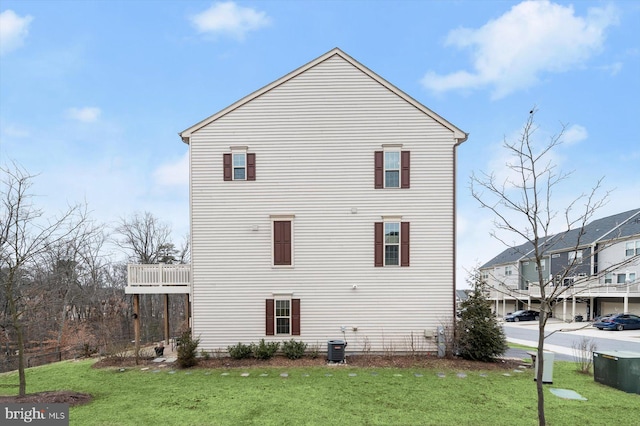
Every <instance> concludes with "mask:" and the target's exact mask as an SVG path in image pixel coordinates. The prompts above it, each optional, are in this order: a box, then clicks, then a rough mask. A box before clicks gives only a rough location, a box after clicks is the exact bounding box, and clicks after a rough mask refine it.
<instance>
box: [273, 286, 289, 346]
mask: <svg viewBox="0 0 640 426" xmlns="http://www.w3.org/2000/svg"><path fill="white" fill-rule="evenodd" d="M278 302H286V303H287V305H288V311H289V315H278ZM279 318H286V319H287V322H288V328H289V331H288V332H287V333H279V332H278V319H279ZM273 322H274V323H273V334H274V335H275V336H290V335H291V296H276V297H274V298H273Z"/></svg>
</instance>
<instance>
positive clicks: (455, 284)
mask: <svg viewBox="0 0 640 426" xmlns="http://www.w3.org/2000/svg"><path fill="white" fill-rule="evenodd" d="M468 138H469V133H465V134H464V137H463V138H458V139H457V141H456V143H455V144H454V145H453V179H452V185H453V212H452V214H453V259H452V262H453V299H452V300H453V306H452V309H453V310H452V312H451V314H452V316H451V318H453V325H452V328H453V332H452V337H453V342H455V341H456V339H457V337H458V336H457V335H456V334H457V333H456V326H455V324H456V286H457V284H458V281H457V274H456V266H457V261H456V260H457V251H458V242H457V240H458V235H457V217H456V212H457V211H458V209H457V191H456V182H457V180H456V175H457V163H458V158H457V152H458V151H457V148H458V146H459V145H461V144H462V143H463V142H464V141H466V140H467V139H468Z"/></svg>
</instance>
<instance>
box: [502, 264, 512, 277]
mask: <svg viewBox="0 0 640 426" xmlns="http://www.w3.org/2000/svg"><path fill="white" fill-rule="evenodd" d="M504 274H505V275H506V276H511V275H513V265H507V266H505V267H504Z"/></svg>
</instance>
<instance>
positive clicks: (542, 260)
mask: <svg viewBox="0 0 640 426" xmlns="http://www.w3.org/2000/svg"><path fill="white" fill-rule="evenodd" d="M540 266H542V270H543V271H545V270H546V269H547V259H540ZM537 270H538V265H536V271H537Z"/></svg>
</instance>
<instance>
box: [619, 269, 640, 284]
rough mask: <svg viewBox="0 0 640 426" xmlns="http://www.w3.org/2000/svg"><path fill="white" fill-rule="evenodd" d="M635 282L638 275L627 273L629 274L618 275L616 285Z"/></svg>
mask: <svg viewBox="0 0 640 426" xmlns="http://www.w3.org/2000/svg"><path fill="white" fill-rule="evenodd" d="M635 280H636V273H635V272H627V273H621V274H618V275H617V280H616V283H617V284H626V283H627V281H628V282H630V283H632V282H634V281H635Z"/></svg>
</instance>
